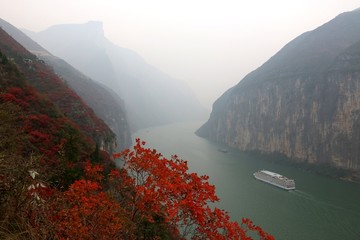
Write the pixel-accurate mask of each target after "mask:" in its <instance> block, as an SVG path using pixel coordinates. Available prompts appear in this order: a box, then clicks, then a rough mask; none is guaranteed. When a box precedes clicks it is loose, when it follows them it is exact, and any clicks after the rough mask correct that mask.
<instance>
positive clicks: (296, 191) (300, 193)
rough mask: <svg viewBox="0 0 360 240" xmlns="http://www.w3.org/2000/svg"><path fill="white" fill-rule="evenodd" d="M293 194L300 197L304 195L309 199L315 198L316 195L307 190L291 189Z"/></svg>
mask: <svg viewBox="0 0 360 240" xmlns="http://www.w3.org/2000/svg"><path fill="white" fill-rule="evenodd" d="M291 193H292V194H295V195H297V196H299V197H303V198H305V199H308V200H315V197H314V196H313V195H311V194H310V193H307V192H303V191H301V190H297V189H296V190H294V191H291Z"/></svg>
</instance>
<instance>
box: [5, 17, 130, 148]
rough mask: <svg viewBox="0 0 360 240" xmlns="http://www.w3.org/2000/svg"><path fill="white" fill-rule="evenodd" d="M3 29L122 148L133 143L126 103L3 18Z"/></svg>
mask: <svg viewBox="0 0 360 240" xmlns="http://www.w3.org/2000/svg"><path fill="white" fill-rule="evenodd" d="M0 26H1V27H2V28H3V29H4V30H5V31H6V32H7V33H8V34H9V35H11V36H12V37H13V38H14V39H15V40H16V41H18V42H19V43H20V44H21V45H22V46H24V47H25V48H26V49H27V50H29V51H30V52H31V53H33V54H35V55H36V56H37V57H39V58H40V59H42V60H44V61H45V63H46V64H47V65H48V66H51V67H52V68H53V69H54V71H55V72H56V74H57V75H58V76H61V78H62V79H63V80H64V81H65V82H66V83H67V84H68V85H69V86H70V87H71V89H73V90H74V91H75V92H76V93H77V94H78V95H79V96H80V97H81V98H82V99H83V100H84V101H85V102H86V103H87V104H88V105H89V106H90V107H91V108H92V109H93V110H94V112H95V113H96V115H97V116H99V117H100V118H101V119H102V120H103V121H104V122H105V123H106V124H107V125H108V126H109V127H110V128H111V130H112V131H113V132H114V133H115V134H116V138H117V147H118V149H124V148H126V147H129V146H130V144H131V133H130V127H129V125H128V122H127V116H126V113H125V106H124V102H123V100H122V99H121V98H120V97H119V96H118V95H117V94H116V93H115V92H113V91H112V90H111V89H108V88H106V87H105V86H104V85H101V84H99V83H96V82H95V81H93V80H92V79H90V78H88V77H86V76H85V75H84V74H82V73H80V72H79V71H78V70H76V69H75V68H73V67H72V66H71V65H69V64H68V63H66V62H65V61H64V60H62V59H60V58H58V57H55V56H53V55H52V54H50V53H49V52H48V51H46V50H45V49H44V48H43V47H41V46H40V45H39V44H37V43H36V42H34V41H33V40H32V39H30V38H29V37H28V36H27V35H25V34H24V33H23V32H21V31H20V30H18V29H17V28H15V27H14V26H12V25H11V24H9V23H8V22H6V21H4V20H2V19H0Z"/></svg>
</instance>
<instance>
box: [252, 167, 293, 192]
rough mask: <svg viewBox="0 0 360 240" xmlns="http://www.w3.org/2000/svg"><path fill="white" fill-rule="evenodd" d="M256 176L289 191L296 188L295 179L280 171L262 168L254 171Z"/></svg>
mask: <svg viewBox="0 0 360 240" xmlns="http://www.w3.org/2000/svg"><path fill="white" fill-rule="evenodd" d="M254 177H255V178H256V179H257V180H260V181H262V182H265V183H268V184H271V185H273V186H276V187H279V188H281V189H284V190H288V191H289V190H294V189H295V181H294V180H293V179H288V178H286V177H284V176H282V175H280V174H278V173H273V172H270V171H266V170H262V171H258V172H256V173H254Z"/></svg>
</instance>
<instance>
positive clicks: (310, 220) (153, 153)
mask: <svg viewBox="0 0 360 240" xmlns="http://www.w3.org/2000/svg"><path fill="white" fill-rule="evenodd" d="M16 1H18V0H16ZM56 2H57V1H56ZM34 4H35V3H34ZM59 4H60V3H59ZM111 4H114V3H109V6H112V5H111ZM119 4H120V3H119ZM143 4H144V6H147V8H144V9H145V10H149V9H151V10H153V11H155V10H154V9H153V6H152V5H147V4H148V3H146V4H145V3H143ZM184 4H185V3H184ZM163 5H164V6H167V4H165V3H163ZM210 5H211V4H209V6H210ZM9 6H10V5H9ZM94 6H95V5H94ZM96 6H98V8H99V9H96V7H94V11H95V10H96V11H95V12H97V10H99V11H100V9H103V10H104V9H107V7H109V6H104V5H96ZM100 6H101V7H100ZM154 6H155V5H154ZM156 6H157V5H156ZM181 6H182V5H181ZM184 6H187V8H186V10H187V11H188V12H187V13H188V15H187V16H188V17H189V18H191V16H192V15H191V14H192V11H190V10H189V8H188V5H184ZM216 6H220V5H216ZM221 6H223V5H221ZM124 7H125V6H124ZM127 7H129V6H127ZM167 7H169V6H167ZM192 7H193V8H194V9H203V8H202V5H197V3H196V4H194V5H193V6H192ZM125 8H126V7H125ZM126 9H127V8H126ZM129 9H130V7H129ZM129 9H127V10H129ZM136 9H137V10H139V9H138V8H136ZM169 9H173V7H171V8H169ZM181 9H182V8H181V7H180V6H179V11H180V10H181ZM214 9H215V10H216V11H219V12H221V9H222V8H221V7H218V8H214ZM256 9H257V8H256ZM145 10H144V12H142V13H143V14H144V16H147V14H148V12H149V11H145ZM34 11H35V10H34ZM49 11H50V10H49ZM104 11H105V10H104ZM107 11H109V16H108V17H107V18H106V17H105V18H104V20H101V21H97V20H96V21H95V20H91V18H90V20H89V18H87V20H86V21H83V23H78V21H74V23H64V22H70V21H58V22H55V24H47V25H46V26H47V27H46V28H45V30H39V29H40V28H30V27H29V28H27V27H26V26H30V25H26V24H23V25H21V24H20V23H19V22H16V21H15V20H16V18H14V20H13V19H12V18H11V17H9V19H7V15H6V14H3V15H2V16H1V18H0V121H1V125H0V212H1V213H2V214H1V216H0V239H262V240H271V239H290V240H302V239H310V240H312V239H314V240H315V239H316V240H317V239H329V240H332V239H334V240H335V239H354V240H355V239H360V205H359V202H360V187H359V186H360V185H359V184H360V8H357V9H355V10H351V11H346V12H345V11H344V12H342V13H340V12H338V13H337V15H331V19H328V20H327V21H322V24H318V23H317V24H318V25H313V28H314V29H313V30H311V28H310V29H306V30H303V31H302V32H301V34H300V35H299V34H298V35H297V37H292V39H291V38H290V39H287V40H286V41H280V42H281V44H282V45H276V46H277V48H276V50H274V51H275V52H272V53H271V55H269V58H268V60H266V58H263V59H262V60H261V61H262V62H260V63H257V64H256V65H254V66H251V67H253V68H251V67H250V68H248V69H247V72H245V73H244V74H243V76H241V75H239V74H238V72H237V71H238V69H240V68H241V65H242V64H243V65H244V66H245V65H246V64H250V63H247V62H251V61H252V60H251V59H249V57H248V56H247V55H246V57H245V55H244V57H243V60H242V61H243V63H242V62H236V61H237V60H235V63H236V64H237V65H238V68H237V70H233V71H234V72H233V73H229V74H226V73H225V71H228V72H229V71H231V70H229V69H230V66H232V65H233V64H234V63H233V62H231V61H233V59H232V57H230V55H229V56H228V55H226V54H227V53H228V52H231V54H232V55H235V54H238V52H237V51H236V50H235V49H231V50H229V51H228V50H226V44H222V45H221V47H220V49H222V50H214V49H211V48H208V49H207V48H206V47H205V46H208V45H207V44H209V46H212V47H214V45H210V43H209V42H211V41H212V42H211V44H215V43H216V44H220V40H219V39H220V38H221V39H225V37H226V36H227V35H226V34H227V32H226V31H235V30H234V29H233V28H235V27H236V26H237V25H236V24H235V23H236V20H234V19H236V18H235V17H234V16H237V15H238V14H237V13H236V12H235V15H234V12H233V11H230V10H228V11H229V12H227V13H228V15H226V14H225V15H224V16H227V17H224V19H225V20H223V21H230V20H231V21H234V22H231V24H228V25H226V27H223V26H222V25H220V22H221V21H220V20H218V21H220V22H219V23H216V24H219V26H221V27H222V28H221V30H219V29H220V28H217V27H219V26H218V25H216V24H215V23H213V22H212V21H215V20H213V19H215V18H214V16H212V17H211V18H209V19H211V20H208V21H209V22H206V21H205V20H203V21H200V20H197V21H199V22H196V23H197V27H199V26H201V27H200V28H197V29H196V30H192V29H191V28H190V27H189V25H186V24H187V20H185V19H183V18H182V20H181V21H180V20H179V21H178V22H176V21H175V22H172V21H171V20H170V19H172V17H174V16H176V14H175V13H173V15H174V16H172V17H170V15H164V16H166V17H165V19H168V20H169V22H166V21H161V22H162V24H164V25H159V26H158V28H159V29H160V26H162V28H166V29H167V30H166V31H167V32H171V33H172V34H173V36H175V37H176V38H177V39H176V40H174V39H172V41H174V44H175V43H177V44H180V43H179V42H181V41H183V42H184V43H182V44H184V45H181V46H182V47H179V52H182V53H179V54H180V55H181V54H184V55H185V56H186V57H187V58H188V59H185V60H182V59H176V60H171V59H170V58H169V59H167V58H166V56H168V55H167V54H170V53H171V54H173V52H171V51H170V50H168V53H167V47H168V46H167V43H162V42H161V41H159V42H155V43H154V42H153V40H152V37H153V36H152V35H156V34H155V33H157V32H156V29H157V28H155V27H154V26H155V25H152V24H155V23H153V22H152V20H154V19H152V18H149V19H148V23H147V25H146V26H147V27H148V28H149V32H150V33H146V34H147V35H146V34H145V33H142V34H144V35H143V36H146V37H148V41H147V42H146V44H148V45H149V46H151V47H150V49H152V48H154V49H155V46H157V44H159V45H161V46H160V48H159V49H157V52H158V54H159V56H160V55H162V56H163V57H164V59H165V60H164V59H162V62H161V61H158V62H157V61H156V58H155V57H153V58H151V57H149V56H147V55H146V54H147V53H150V52H152V51H150V50H146V49H145V48H144V49H142V48H139V50H135V48H134V50H133V49H132V48H131V47H129V46H131V44H129V43H128V42H126V41H125V40H126V36H123V37H124V43H127V44H124V45H122V44H121V41H120V42H119V41H114V40H113V39H114V37H113V36H115V35H112V34H113V33H111V32H108V29H110V28H108V25H107V24H108V22H107V21H108V19H110V18H111V17H114V16H115V15H116V14H112V15H111V14H110V12H111V11H110V10H107ZM124 11H125V10H124ZM129 11H130V12H131V10H129ZM169 11H170V10H169ZM206 11H207V10H204V12H206ZM289 11H290V10H289ZM0 12H1V10H0ZM60 12H61V11H59V13H60ZM137 13H138V12H137ZM154 13H155V12H154ZM154 13H153V14H154ZM44 14H45V13H44ZM123 14H124V15H126V14H125V12H123ZM134 14H135V13H134ZM162 14H163V13H159V16H158V17H159V18H161V16H162ZM197 14H198V12H197ZM79 15H81V14H80V13H79ZM295 15H296V14H295V13H294V17H295ZM99 16H100V15H99ZM126 16H127V15H126ZM134 16H135V15H134ZM136 16H137V18H135V19H136V21H138V22H137V24H139V25H134V26H133V28H132V32H133V33H135V32H136V33H138V34H140V32H141V28H140V22H141V21H142V20H141V18H140V17H139V16H138V15H136ZM151 16H153V15H151ZM199 16H202V17H203V18H204V19H207V18H206V16H205V15H201V14H200V13H199ZM280 16H281V15H280ZM127 17H129V16H127ZM297 17H299V16H297ZM49 19H50V18H49ZM99 19H101V18H100V17H99ZM131 19H132V18H131V17H129V18H128V21H129V22H131V21H132V20H131ZM196 19H198V18H196ZM229 19H230V20H229ZM69 20H70V19H69ZM13 21H14V23H13ZM136 21H135V22H136ZM189 21H190V20H189ZM282 21H283V22H284V21H285V20H284V19H282ZM289 21H290V20H289ZM125 22H126V21H125ZM125 22H121V23H120V22H118V23H117V24H118V25H119V29H120V28H121V26H123V25H124V24H125ZM50 23H52V22H51V21H50ZM210 23H211V24H210ZM181 24H185V25H184V26H187V27H188V28H186V27H183V28H177V27H179V26H180V25H181ZM207 24H208V25H207ZM212 24H213V25H212ZM248 24H250V23H248ZM303 24H304V25H305V22H304V23H303ZM195 25H196V24H195ZM24 26H25V27H24ZM135 26H137V27H139V28H136V27H135ZM170 26H171V27H170ZM181 26H183V25H181ZM209 26H210V27H209ZM230 26H231V27H230ZM239 26H242V25H240V23H239ZM305 26H308V25H305ZM172 27H173V28H172ZM208 27H209V29H213V30H214V29H216V30H217V32H216V36H218V35H221V34H223V35H222V36H221V37H219V39H217V38H215V37H213V38H211V36H212V35H210V33H208V39H211V40H210V41H209V42H206V41H205V40H203V39H202V38H200V36H201V34H205V29H208ZM34 29H36V30H34ZM42 29H44V28H42ZM150 29H151V30H152V31H153V33H152V32H151V31H150ZM184 29H185V30H184ZM255 29H256V28H254V29H252V31H256V30H255ZM273 30H274V32H273V33H270V32H267V34H268V36H267V37H269V38H268V39H267V38H261V39H263V40H264V39H265V40H264V41H268V43H267V44H268V45H269V46H270V45H271V44H273V42H275V41H276V37H275V34H276V31H275V30H276V28H275V27H274V29H273ZM137 31H138V32H137ZM182 31H184V32H186V33H187V34H188V35H189V36H190V35H192V36H193V37H194V36H195V37H197V39H196V40H192V41H193V42H194V43H197V44H199V43H200V44H199V45H197V46H196V47H193V48H192V47H189V48H186V46H188V45H186V44H185V42H186V39H185V37H184V38H182V36H180V33H183V32H182ZM243 31H245V30H243ZM259 31H260V30H259ZM123 34H124V35H125V34H126V32H124V33H123ZM236 34H238V33H237V32H234V33H233V34H232V35H230V36H232V37H233V38H234V39H232V40H225V42H226V41H227V43H228V44H229V45H231V44H232V43H233V42H236V44H237V45H246V44H249V43H246V44H245V42H244V43H242V42H241V41H240V40H239V39H237V38H236V37H235V35H236ZM247 34H248V35H247V36H245V35H244V36H242V37H241V38H240V39H244V41H245V40H246V39H247V38H248V37H249V38H250V37H251V36H252V35H251V34H250V33H247ZM271 34H274V38H271V36H270V35H271ZM185 35H186V34H185ZM205 35H206V34H205ZM166 36H167V35H166ZM166 36H165V35H163V36H162V37H163V38H164V39H163V40H164V41H169V42H171V41H170V39H171V38H170V37H169V36H167V37H166ZM254 36H257V35H256V34H255V35H254ZM259 36H260V35H259ZM144 38H145V37H144ZM259 39H260V38H257V39H256V41H259ZM235 40H236V41H235ZM133 41H134V46H135V44H136V43H137V40H133ZM139 41H140V40H139ZM201 41H203V42H201ZM256 41H255V39H254V40H253V42H254V44H255V42H256ZM250 42H251V41H250ZM146 44H145V45H146ZM169 44H170V43H169ZM279 46H280V47H279ZM242 47H243V46H242ZM245 48H246V47H245ZM259 50H261V49H259ZM206 51H207V52H206ZM243 51H244V54H245V52H246V50H243ZM215 52H216V59H217V61H219V63H218V64H214V65H211V64H210V62H211V61H214V60H211V56H212V53H215ZM197 53H199V54H201V55H202V56H201V58H198V59H197V62H196V54H197ZM222 54H223V55H222ZM251 54H253V55H255V51H251ZM180 55H179V56H180ZM238 55H239V54H238ZM238 57H240V56H238ZM206 58H208V59H207V60H208V62H207V61H205V60H204V59H206ZM200 59H203V60H204V61H203V62H201V61H200ZM234 59H235V58H234ZM172 61H174V63H176V64H175V65H176V70H174V69H175V68H173V69H172V68H171V66H172V64H174V63H171V62H172ZM220 61H221V63H220ZM227 61H228V66H227V67H228V68H227V67H223V66H224V65H223V64H225V63H226V62H227ZM160 62H161V64H162V65H161V64H159V63H160ZM196 64H198V65H196ZM207 64H209V65H207ZM190 65H191V67H189V66H190ZM161 66H169V68H168V69H166V68H163V67H161ZM182 67H183V68H184V69H186V68H188V69H187V70H184V73H183V75H182V74H178V75H177V74H176V73H177V71H181V70H178V69H181V68H182ZM221 67H223V68H224V69H222V70H215V69H212V68H221ZM171 69H172V70H173V72H172V71H171ZM189 69H190V70H189ZM204 69H205V71H204ZM234 69H235V68H234ZM202 71H204V72H202ZM216 71H219V72H216ZM220 71H223V72H220ZM172 73H174V76H173V74H172ZM189 73H192V74H193V79H195V78H199V79H201V80H199V82H198V83H191V81H189V80H187V79H183V78H184V77H185V78H186V76H189V75H187V74H189ZM232 74H234V75H237V77H233V75H232ZM227 77H228V78H229V79H232V81H233V82H230V80H226V78H227ZM234 79H236V81H234ZM216 81H219V82H222V83H215V82H216ZM227 81H228V82H227ZM197 84H199V85H200V86H201V87H200V88H197V87H195V86H198V85H197ZM225 85H226V87H224V88H222V87H223V86H225ZM220 86H221V87H220ZM207 91H208V92H207ZM219 92H221V93H220V94H219ZM215 93H216V94H217V96H216V99H214V100H212V102H211V103H208V102H206V101H205V100H204V99H206V98H208V97H209V96H211V94H215ZM209 98H210V97H209ZM211 104H212V106H211V107H210V105H211ZM210 108H211V109H210ZM258 173H261V174H263V177H258V175H257V174H258ZM265 175H266V176H265ZM289 183H291V184H290V185H289Z"/></svg>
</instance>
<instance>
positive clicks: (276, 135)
mask: <svg viewBox="0 0 360 240" xmlns="http://www.w3.org/2000/svg"><path fill="white" fill-rule="evenodd" d="M197 134H198V135H199V136H202V137H205V138H208V139H212V140H215V141H217V142H221V143H224V144H227V145H228V146H231V147H234V148H238V149H241V150H245V151H249V150H256V151H260V152H262V153H280V154H284V155H286V156H287V157H289V158H290V159H293V160H295V161H298V162H307V163H325V164H328V165H331V166H334V167H336V168H344V169H350V170H355V171H358V172H360V157H359V156H360V11H359V10H355V11H353V12H348V13H343V14H341V15H339V16H338V17H336V18H335V19H333V20H332V21H330V22H328V23H326V24H324V25H323V26H321V27H319V28H317V29H315V30H313V31H311V32H306V33H304V34H302V35H301V36H299V37H297V38H296V39H295V40H293V41H291V42H290V43H289V44H287V45H286V46H285V47H284V48H283V49H281V50H280V51H279V52H278V53H277V54H276V55H274V56H273V57H272V58H271V59H269V60H268V61H267V62H266V63H265V64H264V65H262V66H261V67H260V68H258V69H257V70H255V71H253V72H252V73H250V74H248V75H247V76H246V77H245V78H244V79H243V80H242V81H240V82H239V84H238V85H236V86H234V87H233V88H231V89H229V90H228V91H227V92H225V93H224V94H223V96H221V97H220V98H219V99H218V100H217V101H216V102H215V103H214V105H213V111H212V113H211V116H210V119H209V120H208V121H207V122H206V123H205V124H204V125H203V126H202V127H201V128H200V129H199V130H198V131H197Z"/></svg>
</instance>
